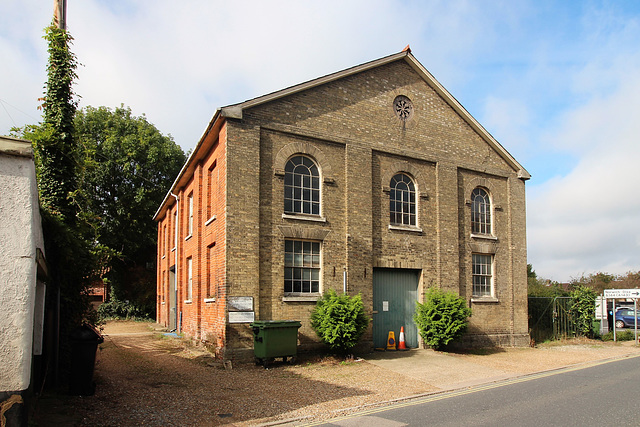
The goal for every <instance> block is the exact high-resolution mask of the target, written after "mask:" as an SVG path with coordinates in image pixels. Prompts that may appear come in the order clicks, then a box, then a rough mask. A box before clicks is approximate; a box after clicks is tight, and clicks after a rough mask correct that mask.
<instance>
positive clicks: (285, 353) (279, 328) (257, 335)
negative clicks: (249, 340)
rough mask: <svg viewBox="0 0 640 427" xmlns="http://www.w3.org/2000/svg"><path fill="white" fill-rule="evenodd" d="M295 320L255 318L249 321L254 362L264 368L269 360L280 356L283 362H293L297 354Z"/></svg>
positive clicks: (297, 325) (296, 327) (298, 324)
mask: <svg viewBox="0 0 640 427" xmlns="http://www.w3.org/2000/svg"><path fill="white" fill-rule="evenodd" d="M300 326H301V324H300V322H299V321H297V320H257V321H254V322H253V323H251V329H252V330H253V352H254V355H255V357H256V364H258V365H260V364H261V365H262V366H264V367H265V368H266V367H267V365H268V363H269V362H272V361H273V360H274V359H275V358H277V357H282V361H283V362H287V358H289V363H294V362H295V359H296V356H297V354H298V328H300Z"/></svg>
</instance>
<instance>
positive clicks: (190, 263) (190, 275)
mask: <svg viewBox="0 0 640 427" xmlns="http://www.w3.org/2000/svg"><path fill="white" fill-rule="evenodd" d="M192 299H193V258H192V257H189V258H187V300H186V301H185V302H191V301H192Z"/></svg>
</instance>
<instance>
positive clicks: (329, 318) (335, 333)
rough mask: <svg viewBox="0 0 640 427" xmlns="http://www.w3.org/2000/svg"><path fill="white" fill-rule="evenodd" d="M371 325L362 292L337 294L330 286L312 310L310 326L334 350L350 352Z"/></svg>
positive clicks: (344, 352) (342, 352) (343, 352)
mask: <svg viewBox="0 0 640 427" xmlns="http://www.w3.org/2000/svg"><path fill="white" fill-rule="evenodd" d="M367 326H369V318H368V317H367V315H366V314H365V312H364V304H362V298H361V297H360V295H359V294H358V295H356V296H354V297H350V296H348V295H345V294H343V295H338V294H337V293H336V291H334V290H333V289H329V290H328V291H327V292H325V294H324V295H323V296H322V299H321V300H320V301H318V303H317V304H316V307H315V308H314V309H313V311H312V312H311V327H312V328H313V330H314V331H315V332H316V334H318V337H319V338H320V340H321V341H322V342H323V343H325V344H327V345H328V346H329V347H330V348H331V349H332V350H335V351H337V352H339V353H341V354H347V353H348V352H349V351H350V350H351V349H352V348H353V347H355V345H356V344H357V343H358V340H359V339H360V337H361V336H362V334H363V333H364V331H365V330H366V329H367Z"/></svg>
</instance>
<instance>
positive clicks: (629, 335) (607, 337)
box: [602, 329, 636, 341]
mask: <svg viewBox="0 0 640 427" xmlns="http://www.w3.org/2000/svg"><path fill="white" fill-rule="evenodd" d="M635 338H636V337H635V332H633V331H631V330H629V329H626V330H624V331H617V332H616V341H633V340H634V339H635ZM602 341H613V331H611V332H607V333H606V334H604V335H603V336H602Z"/></svg>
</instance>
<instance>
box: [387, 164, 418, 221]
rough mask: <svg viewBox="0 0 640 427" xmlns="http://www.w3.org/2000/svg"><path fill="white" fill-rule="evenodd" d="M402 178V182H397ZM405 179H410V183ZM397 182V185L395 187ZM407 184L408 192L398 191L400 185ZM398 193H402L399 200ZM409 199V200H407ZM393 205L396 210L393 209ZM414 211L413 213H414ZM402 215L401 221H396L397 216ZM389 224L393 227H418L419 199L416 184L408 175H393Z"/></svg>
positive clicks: (401, 173)
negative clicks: (394, 183)
mask: <svg viewBox="0 0 640 427" xmlns="http://www.w3.org/2000/svg"><path fill="white" fill-rule="evenodd" d="M398 176H402V177H403V179H402V180H396V177H398ZM404 177H406V178H407V179H408V181H409V182H408V183H407V182H406V181H405V180H404ZM394 180H396V181H397V182H396V185H393V182H394ZM400 183H406V184H408V185H407V186H408V187H409V188H408V189H407V190H404V189H401V190H398V184H400ZM398 191H400V192H401V196H400V198H397V197H396V196H397V194H398ZM407 197H408V200H406V198H407ZM392 205H393V206H394V209H392ZM398 207H400V209H398ZM412 211H413V212H412ZM398 215H400V221H396V218H397V216H398ZM405 220H406V221H405ZM389 224H390V225H392V226H400V227H411V228H416V227H417V226H418V199H417V191H416V184H415V182H414V180H413V178H411V176H409V175H408V174H406V173H404V172H398V173H397V174H395V175H393V177H392V178H391V181H389Z"/></svg>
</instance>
